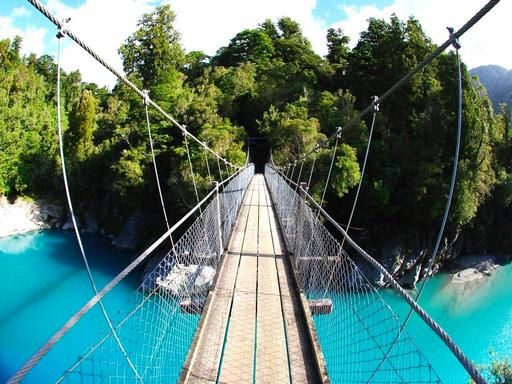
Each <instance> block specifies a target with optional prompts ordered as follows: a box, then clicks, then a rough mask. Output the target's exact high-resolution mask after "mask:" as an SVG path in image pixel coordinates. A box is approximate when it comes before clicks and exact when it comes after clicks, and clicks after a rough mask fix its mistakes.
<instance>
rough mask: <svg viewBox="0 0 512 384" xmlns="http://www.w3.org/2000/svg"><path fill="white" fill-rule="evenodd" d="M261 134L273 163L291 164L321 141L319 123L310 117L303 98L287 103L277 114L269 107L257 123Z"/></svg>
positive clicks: (275, 110)
mask: <svg viewBox="0 0 512 384" xmlns="http://www.w3.org/2000/svg"><path fill="white" fill-rule="evenodd" d="M260 132H261V133H262V134H264V135H266V136H267V137H268V138H269V141H270V144H271V146H272V149H273V151H274V152H273V155H274V160H275V161H276V163H278V164H281V163H287V162H290V161H293V160H294V159H295V158H296V157H298V156H299V155H302V154H304V153H307V152H309V151H311V150H312V149H313V147H314V146H315V145H316V144H317V143H318V142H319V141H320V140H322V139H324V138H325V136H324V135H322V134H321V133H319V123H318V120H317V119H315V118H313V117H310V116H309V114H308V108H307V105H306V101H305V100H304V99H299V100H298V101H297V102H295V103H292V104H288V105H287V106H286V107H285V109H284V111H282V112H280V111H279V110H277V108H275V107H273V106H271V107H270V109H269V110H268V111H267V112H265V114H264V115H263V119H262V121H261V122H260Z"/></svg>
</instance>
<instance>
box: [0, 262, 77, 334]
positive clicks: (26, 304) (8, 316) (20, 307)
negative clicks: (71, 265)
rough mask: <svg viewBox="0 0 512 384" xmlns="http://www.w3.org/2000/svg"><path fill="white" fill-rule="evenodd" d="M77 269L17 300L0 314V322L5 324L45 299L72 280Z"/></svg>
mask: <svg viewBox="0 0 512 384" xmlns="http://www.w3.org/2000/svg"><path fill="white" fill-rule="evenodd" d="M78 273H79V271H71V272H69V273H67V274H66V275H64V276H59V278H58V279H54V280H53V281H51V282H50V283H48V284H46V285H45V286H44V287H43V288H42V289H37V290H35V291H34V292H33V293H32V294H31V295H30V296H28V297H26V298H25V300H23V301H22V302H18V303H17V304H16V305H15V306H14V307H13V308H10V309H9V311H8V312H6V313H4V314H3V315H2V316H0V324H2V326H5V325H6V324H8V323H9V322H10V321H12V319H13V318H15V317H19V316H20V314H21V313H23V312H24V311H26V310H27V309H29V308H30V307H31V306H33V305H35V304H36V303H37V302H39V301H42V300H45V299H47V297H48V296H50V295H51V294H52V293H54V292H56V291H58V290H60V289H61V287H62V286H63V285H64V283H66V282H67V281H70V280H72V279H73V278H74V277H75V276H76V275H78Z"/></svg>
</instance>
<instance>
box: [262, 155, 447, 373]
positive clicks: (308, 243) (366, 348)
mask: <svg viewBox="0 0 512 384" xmlns="http://www.w3.org/2000/svg"><path fill="white" fill-rule="evenodd" d="M265 178H266V180H267V184H268V187H269V189H270V192H271V194H272V197H273V200H274V204H275V208H276V211H277V215H278V217H279V219H280V222H281V226H282V230H283V233H284V235H285V238H286V241H287V246H288V250H289V251H290V255H291V256H290V257H291V262H292V263H293V265H294V267H295V269H296V271H297V273H298V280H299V287H300V288H301V289H303V290H304V292H305V294H306V296H307V297H308V299H310V300H315V299H328V300H330V302H331V303H332V308H333V310H332V312H331V313H330V314H327V315H318V316H315V317H314V319H315V325H316V328H317V332H318V336H319V339H320V344H321V347H322V351H323V354H324V356H325V359H326V363H327V370H328V373H329V378H330V380H331V381H332V382H333V383H368V382H372V383H439V382H441V380H440V379H439V377H438V375H437V374H436V372H435V371H434V369H433V368H432V366H431V365H430V363H429V362H428V361H427V359H426V358H425V356H424V355H423V354H422V353H421V351H420V350H419V348H418V347H417V346H416V345H415V344H414V342H413V340H412V339H411V338H410V337H409V335H408V334H407V333H406V332H402V333H401V334H400V328H401V321H400V319H399V318H398V317H397V316H396V315H395V313H394V312H393V310H392V309H391V308H390V307H389V306H388V305H387V304H386V302H385V301H384V299H383V298H382V296H381V295H380V294H379V292H378V291H377V290H376V289H375V288H374V286H373V285H372V283H371V282H370V281H369V280H368V279H367V278H366V276H365V274H364V273H363V272H362V269H365V267H366V266H363V265H362V264H361V263H363V262H364V261H360V260H357V263H356V262H355V261H354V260H353V259H352V258H351V257H350V256H349V255H348V254H347V253H346V252H345V251H344V250H343V249H342V247H341V245H340V243H339V242H338V241H337V240H336V239H335V238H334V237H333V236H332V235H331V233H329V231H328V230H327V229H326V228H325V226H324V225H323V224H322V222H321V220H320V218H319V215H318V213H317V212H315V211H313V210H312V209H311V208H310V207H309V206H308V204H306V202H305V200H304V199H303V198H302V197H301V196H299V194H298V193H297V192H298V191H300V190H299V188H298V187H296V188H295V189H294V188H292V186H290V185H289V184H288V183H287V182H286V181H285V180H284V178H283V177H281V176H280V175H279V174H278V173H277V171H276V170H274V169H273V168H272V167H271V166H270V165H267V166H266V169H265ZM367 267H368V268H370V266H369V265H368V266H367ZM398 335H399V338H398V341H397V342H396V344H395V346H394V347H393V349H392V352H391V353H389V354H387V351H388V349H389V348H390V347H391V346H392V344H393V343H394V342H395V339H396V337H397V336H398ZM386 354H387V356H386ZM383 359H384V360H385V361H384V362H382V360H383Z"/></svg>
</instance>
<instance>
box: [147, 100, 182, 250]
mask: <svg viewBox="0 0 512 384" xmlns="http://www.w3.org/2000/svg"><path fill="white" fill-rule="evenodd" d="M142 92H144V110H145V112H146V125H147V128H148V136H149V147H150V149H151V158H152V160H153V168H154V170H155V178H156V186H157V188H158V195H159V196H160V204H161V205H162V212H163V214H164V219H165V225H166V226H167V230H168V231H169V230H170V228H171V227H170V226H169V220H168V218H167V211H166V209H165V203H164V197H163V194H162V188H161V186H160V176H159V174H158V167H157V165H156V156H155V150H154V146H153V136H152V135H151V124H150V122H149V111H148V100H149V93H148V91H147V90H144V91H142ZM169 239H170V240H171V245H172V247H173V248H174V240H173V239H172V235H169Z"/></svg>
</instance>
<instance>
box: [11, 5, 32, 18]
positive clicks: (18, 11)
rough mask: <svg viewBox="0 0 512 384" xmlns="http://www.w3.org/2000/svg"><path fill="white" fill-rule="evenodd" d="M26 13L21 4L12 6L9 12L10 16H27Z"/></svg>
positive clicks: (26, 10) (27, 12)
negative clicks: (15, 6)
mask: <svg viewBox="0 0 512 384" xmlns="http://www.w3.org/2000/svg"><path fill="white" fill-rule="evenodd" d="M28 14H29V11H28V9H27V8H25V7H23V6H22V7H17V8H14V9H13V10H12V13H11V15H12V17H22V16H27V15H28Z"/></svg>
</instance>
